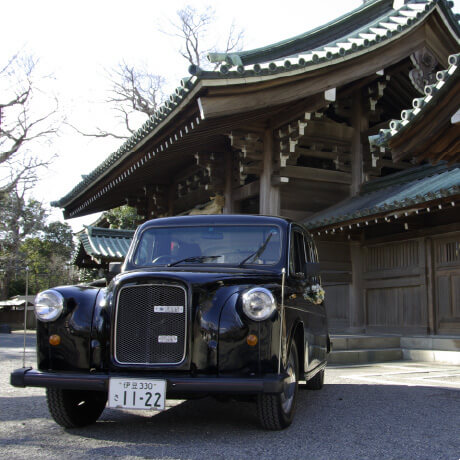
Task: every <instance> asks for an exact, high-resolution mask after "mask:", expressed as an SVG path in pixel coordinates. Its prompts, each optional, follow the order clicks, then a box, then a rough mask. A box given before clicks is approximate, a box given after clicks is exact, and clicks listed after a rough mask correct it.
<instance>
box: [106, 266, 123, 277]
mask: <svg viewBox="0 0 460 460" xmlns="http://www.w3.org/2000/svg"><path fill="white" fill-rule="evenodd" d="M122 265H123V262H110V263H109V274H110V276H111V277H112V278H113V277H114V276H115V275H118V274H119V273H121V266H122Z"/></svg>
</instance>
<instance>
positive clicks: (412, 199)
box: [305, 163, 460, 229]
mask: <svg viewBox="0 0 460 460" xmlns="http://www.w3.org/2000/svg"><path fill="white" fill-rule="evenodd" d="M458 194H460V165H458V164H457V165H454V166H453V167H451V168H449V167H447V166H446V164H445V163H444V164H440V165H438V166H431V165H424V166H420V167H418V168H414V169H411V170H408V171H403V172H400V173H396V174H392V175H390V176H385V177H383V178H380V179H376V180H374V181H372V182H369V183H368V184H365V185H364V186H363V188H362V191H361V193H360V194H359V195H358V196H355V197H352V198H348V199H346V200H344V201H342V202H340V203H338V204H336V205H334V206H332V207H330V208H328V209H326V210H325V211H322V212H319V213H317V214H316V215H314V216H312V217H310V218H309V219H307V221H306V222H305V224H306V226H307V228H309V229H319V228H324V227H338V226H340V225H341V224H344V223H345V222H349V221H355V220H358V221H359V220H363V219H365V218H368V219H369V220H370V219H371V218H372V216H375V215H377V214H382V213H394V212H395V211H399V210H403V209H410V208H414V207H415V208H416V207H420V205H423V204H426V203H429V202H431V201H435V200H439V199H442V198H449V197H452V196H454V195H458Z"/></svg>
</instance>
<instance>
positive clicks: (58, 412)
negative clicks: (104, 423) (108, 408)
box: [46, 388, 107, 428]
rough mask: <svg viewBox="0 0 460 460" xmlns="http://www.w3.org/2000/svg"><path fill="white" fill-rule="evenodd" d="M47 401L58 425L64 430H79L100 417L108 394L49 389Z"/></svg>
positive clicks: (47, 390)
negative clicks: (78, 428)
mask: <svg viewBox="0 0 460 460" xmlns="http://www.w3.org/2000/svg"><path fill="white" fill-rule="evenodd" d="M46 400H47V403H48V409H49V411H50V414H51V416H52V417H53V418H54V420H55V421H56V423H58V424H59V425H61V426H63V427H64V428H77V427H82V426H86V425H91V424H92V423H94V422H95V421H96V420H97V419H98V418H99V417H100V415H101V414H102V411H103V410H104V408H105V404H106V403H107V393H105V392H102V391H83V390H62V389H60V388H47V389H46Z"/></svg>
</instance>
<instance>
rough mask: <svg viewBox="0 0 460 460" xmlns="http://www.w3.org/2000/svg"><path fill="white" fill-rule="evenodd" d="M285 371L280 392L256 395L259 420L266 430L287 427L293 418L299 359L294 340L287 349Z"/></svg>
mask: <svg viewBox="0 0 460 460" xmlns="http://www.w3.org/2000/svg"><path fill="white" fill-rule="evenodd" d="M286 373H287V374H288V378H287V379H286V380H285V383H284V389H283V392H282V393H279V394H275V395H267V394H261V395H258V396H257V412H258V415H259V420H260V423H261V425H262V427H263V428H264V429H266V430H282V429H283V428H286V427H288V426H289V425H290V424H291V423H292V420H293V418H294V413H295V409H296V404H297V390H298V388H297V387H298V380H299V359H298V355H297V347H296V344H295V342H292V345H291V349H290V351H289V358H288V362H287V367H286Z"/></svg>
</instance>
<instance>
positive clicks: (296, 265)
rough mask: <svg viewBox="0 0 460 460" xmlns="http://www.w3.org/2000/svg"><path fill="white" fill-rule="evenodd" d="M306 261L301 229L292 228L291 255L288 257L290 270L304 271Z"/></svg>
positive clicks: (293, 272) (294, 271)
mask: <svg viewBox="0 0 460 460" xmlns="http://www.w3.org/2000/svg"><path fill="white" fill-rule="evenodd" d="M305 262H306V248H305V241H304V236H303V234H302V232H301V231H299V230H293V232H292V234H291V257H290V266H289V269H290V272H291V273H292V274H295V273H304V271H305Z"/></svg>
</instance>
